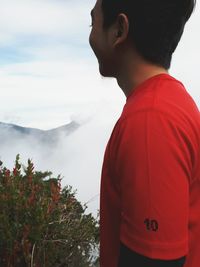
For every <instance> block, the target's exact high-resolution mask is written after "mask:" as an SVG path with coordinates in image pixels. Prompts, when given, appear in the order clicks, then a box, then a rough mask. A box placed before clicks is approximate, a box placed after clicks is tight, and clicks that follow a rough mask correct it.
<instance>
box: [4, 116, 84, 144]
mask: <svg viewBox="0 0 200 267" xmlns="http://www.w3.org/2000/svg"><path fill="white" fill-rule="evenodd" d="M79 127H80V124H78V123H77V122H74V121H72V122H71V123H69V124H66V125H63V126H61V127H57V128H54V129H51V130H40V129H36V128H27V127H22V126H19V125H15V124H9V123H3V122H0V143H1V142H4V140H5V139H7V138H8V137H9V138H12V137H13V138H22V139H23V138H29V137H33V138H35V139H37V140H38V141H41V142H45V143H50V142H56V141H58V139H59V137H61V136H62V137H65V136H68V135H70V134H72V133H73V132H74V131H76V130H77V129H78V128H79Z"/></svg>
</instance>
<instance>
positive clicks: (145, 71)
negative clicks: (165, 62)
mask: <svg viewBox="0 0 200 267" xmlns="http://www.w3.org/2000/svg"><path fill="white" fill-rule="evenodd" d="M129 56H130V55H129ZM126 59H128V60H126ZM126 59H124V62H123V63H122V64H120V69H119V70H118V74H117V75H116V79H117V82H118V85H119V87H120V88H121V89H122V91H123V92H124V94H125V96H126V97H127V96H128V95H129V94H130V92H132V91H133V90H134V89H135V88H136V87H137V86H138V85H139V84H141V83H143V82H144V81H145V80H147V79H149V78H151V77H153V76H155V75H158V74H161V73H168V71H167V70H166V69H165V68H162V67H160V66H157V65H153V64H149V63H147V62H146V61H144V60H142V59H141V57H139V56H137V57H136V56H134V59H133V58H132V59H131V57H127V58H126Z"/></svg>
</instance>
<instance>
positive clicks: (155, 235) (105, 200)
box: [100, 73, 200, 267]
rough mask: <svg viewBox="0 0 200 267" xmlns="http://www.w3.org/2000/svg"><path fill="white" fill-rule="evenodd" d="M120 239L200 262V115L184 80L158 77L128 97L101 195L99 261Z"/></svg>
mask: <svg viewBox="0 0 200 267" xmlns="http://www.w3.org/2000/svg"><path fill="white" fill-rule="evenodd" d="M120 240H121V241H122V242H123V243H124V244H125V245H126V246H127V247H128V248H130V249H131V250H133V251H135V252H137V253H138V254H141V255H143V256H146V257H149V258H152V259H161V260H172V259H177V258H180V257H183V256H185V255H187V259H186V263H185V265H184V267H199V266H200V113H199V110H198V108H197V106H196V104H195V102H194V100H193V99H192V97H191V96H190V95H189V93H188V92H187V91H186V89H185V87H184V86H183V84H182V83H181V82H180V81H178V80H176V79H175V78H173V77H172V76H171V75H169V74H165V73H162V74H158V75H156V76H153V77H151V78H149V79H147V80H146V81H144V82H143V83H142V84H140V85H139V86H137V88H135V90H133V91H132V92H131V94H130V95H129V96H128V97H127V100H126V104H125V106H124V108H123V112H122V114H121V117H120V118H119V120H118V121H117V123H116V125H115V127H114V129H113V132H112V134H111V137H110V140H109V142H108V144H107V147H106V151H105V155H104V162H103V167H102V177H101V194H100V266H101V267H117V263H118V259H119V245H120Z"/></svg>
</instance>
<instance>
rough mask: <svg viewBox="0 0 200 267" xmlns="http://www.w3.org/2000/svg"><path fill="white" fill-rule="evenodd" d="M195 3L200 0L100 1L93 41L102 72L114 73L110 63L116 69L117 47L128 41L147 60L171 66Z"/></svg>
mask: <svg viewBox="0 0 200 267" xmlns="http://www.w3.org/2000/svg"><path fill="white" fill-rule="evenodd" d="M195 4H196V0H97V3H96V5H95V8H94V9H93V11H92V12H93V13H94V14H93V16H94V22H93V23H94V29H92V32H91V35H90V44H91V46H92V48H93V50H94V52H95V54H96V56H97V58H98V60H99V65H100V72H101V73H102V74H103V75H104V74H105V76H112V75H113V74H112V73H109V71H108V69H110V66H109V65H111V64H112V67H113V68H115V65H114V64H115V63H116V62H115V58H116V55H117V54H116V50H117V49H119V47H120V46H125V44H126V43H129V45H130V44H131V45H132V46H133V47H134V49H135V50H136V51H137V53H138V54H139V55H140V56H141V57H142V58H143V59H144V60H146V61H147V62H150V63H152V64H155V65H158V66H161V67H163V68H165V69H169V68H170V64H171V58H172V54H173V52H174V51H175V49H176V47H177V45H178V43H179V41H180V38H181V36H182V34H183V31H184V26H185V23H186V22H187V20H188V19H189V18H190V16H191V14H192V12H193V10H194V7H195ZM95 13H96V14H95ZM95 15H96V16H95ZM95 19H96V20H97V21H95ZM96 22H97V23H96ZM95 23H96V24H97V25H96V24H95ZM105 66H107V69H104V67H105Z"/></svg>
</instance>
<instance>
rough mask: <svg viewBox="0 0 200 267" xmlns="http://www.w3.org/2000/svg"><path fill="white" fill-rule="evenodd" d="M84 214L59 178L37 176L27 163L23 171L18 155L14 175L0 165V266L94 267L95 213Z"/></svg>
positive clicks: (97, 222)
mask: <svg viewBox="0 0 200 267" xmlns="http://www.w3.org/2000/svg"><path fill="white" fill-rule="evenodd" d="M86 209H87V206H86V205H84V208H83V207H82V206H81V203H80V202H78V201H77V200H76V198H75V192H72V187H71V186H66V187H64V188H63V189H61V178H60V176H58V177H57V178H52V173H51V172H37V171H35V170H34V165H33V163H32V162H31V160H28V165H27V167H24V166H22V165H21V164H20V162H19V155H18V156H17V157H16V162H15V167H14V169H13V170H12V171H10V170H8V169H7V168H5V167H4V166H3V164H2V162H0V266H1V267H68V266H69V267H89V266H97V265H98V259H97V255H96V257H94V255H92V254H94V253H93V252H94V251H96V252H97V253H96V254H98V250H99V220H98V216H99V214H98V216H97V218H96V219H94V218H93V217H92V215H91V213H90V214H88V215H86V214H84V212H85V210H86ZM94 260H96V264H97V265H95V264H94V263H93V262H94Z"/></svg>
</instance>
